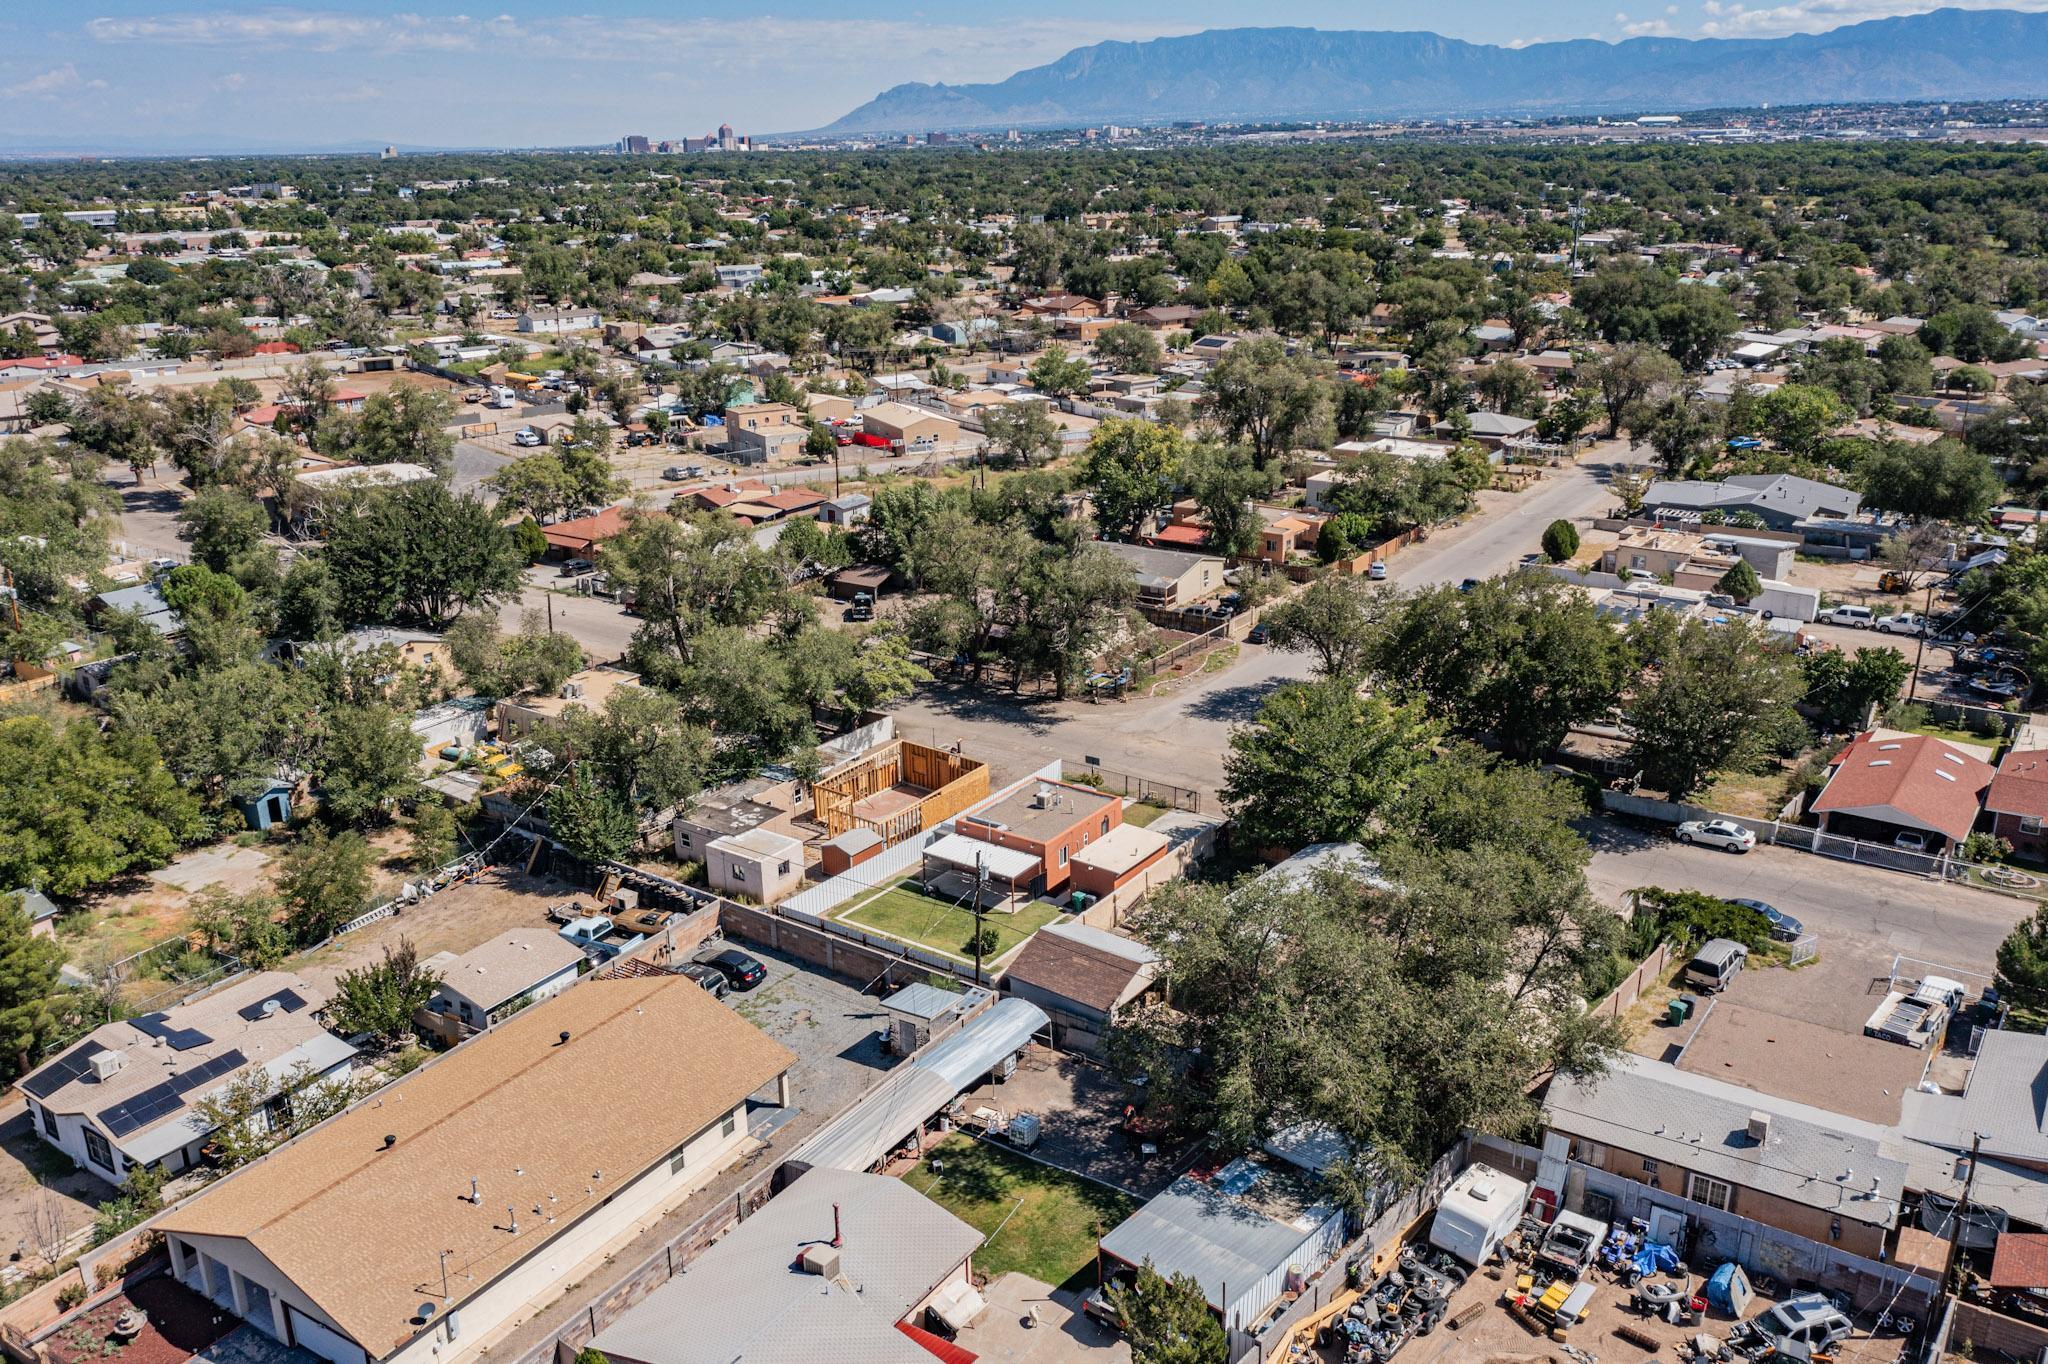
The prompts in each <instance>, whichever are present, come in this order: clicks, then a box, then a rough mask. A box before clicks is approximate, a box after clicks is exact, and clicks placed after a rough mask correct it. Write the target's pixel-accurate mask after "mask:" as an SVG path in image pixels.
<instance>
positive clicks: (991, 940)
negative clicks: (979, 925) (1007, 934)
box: [962, 928, 1003, 957]
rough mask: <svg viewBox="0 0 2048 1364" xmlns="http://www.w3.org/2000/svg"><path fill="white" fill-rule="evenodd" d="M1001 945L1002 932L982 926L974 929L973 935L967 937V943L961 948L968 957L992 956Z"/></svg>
mask: <svg viewBox="0 0 2048 1364" xmlns="http://www.w3.org/2000/svg"><path fill="white" fill-rule="evenodd" d="M1002 945H1003V937H1002V934H1000V933H998V932H996V931H995V930H994V929H993V928H983V929H978V930H976V931H975V933H974V935H973V936H972V937H970V938H968V940H967V945H966V947H964V948H963V949H962V950H963V951H965V952H966V953H967V955H968V956H970V957H972V956H977V955H978V956H983V957H993V956H994V955H995V954H996V952H997V951H998V950H999V949H1000V948H1001V947H1002Z"/></svg>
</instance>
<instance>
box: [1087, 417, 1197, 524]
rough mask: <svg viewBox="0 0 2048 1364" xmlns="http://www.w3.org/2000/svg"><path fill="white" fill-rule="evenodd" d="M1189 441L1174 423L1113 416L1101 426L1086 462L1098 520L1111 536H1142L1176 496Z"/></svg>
mask: <svg viewBox="0 0 2048 1364" xmlns="http://www.w3.org/2000/svg"><path fill="white" fill-rule="evenodd" d="M1186 451H1187V442H1186V441H1185V440H1184V439H1183V438H1182V437H1181V435H1180V433H1179V432H1177V431H1175V430H1173V429H1172V428H1171V427H1166V426H1158V425H1155V424H1153V423H1152V422H1148V421H1141V420H1138V419H1136V418H1113V419H1111V420H1109V421H1106V422H1103V423H1102V424H1101V425H1100V426H1098V427H1096V428H1095V432H1094V434H1093V435H1091V436H1090V437H1089V438H1088V450H1087V453H1086V454H1085V455H1084V456H1083V457H1082V461H1081V481H1082V482H1083V483H1084V484H1086V485H1087V486H1088V487H1089V489H1090V490H1091V491H1092V492H1093V494H1094V499H1095V523H1096V525H1098V526H1100V527H1101V528H1102V530H1103V533H1104V534H1106V535H1122V536H1131V535H1136V534H1137V533H1138V531H1139V530H1140V528H1142V527H1143V525H1144V524H1145V520H1146V518H1147V517H1149V516H1151V515H1152V514H1153V513H1154V512H1156V511H1158V510H1159V509H1160V508H1161V507H1164V506H1166V505H1167V504H1168V503H1169V502H1171V501H1172V500H1173V490H1174V488H1175V486H1176V485H1177V483H1178V482H1179V479H1180V464H1181V459H1182V457H1183V456H1184V455H1185V453H1186Z"/></svg>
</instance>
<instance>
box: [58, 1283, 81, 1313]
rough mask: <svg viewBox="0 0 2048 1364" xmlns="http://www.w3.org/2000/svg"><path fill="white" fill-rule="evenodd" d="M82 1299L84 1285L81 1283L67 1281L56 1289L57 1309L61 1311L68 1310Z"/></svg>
mask: <svg viewBox="0 0 2048 1364" xmlns="http://www.w3.org/2000/svg"><path fill="white" fill-rule="evenodd" d="M84 1301H85V1285H84V1284H83V1283H68V1284H65V1285H64V1286H63V1287H62V1288H60V1289H58V1290H57V1309H58V1310H59V1311H61V1312H69V1311H70V1310H71V1309H72V1308H74V1307H76V1306H78V1304H80V1303H82V1302H84Z"/></svg>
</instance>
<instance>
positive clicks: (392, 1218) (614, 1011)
mask: <svg viewBox="0 0 2048 1364" xmlns="http://www.w3.org/2000/svg"><path fill="white" fill-rule="evenodd" d="M795 1059H796V1058H795V1057H794V1056H793V1055H791V1053H790V1052H789V1051H788V1050H787V1049H786V1048H784V1047H783V1046H782V1045H781V1044H780V1043H778V1042H775V1041H774V1040H772V1039H771V1038H769V1037H767V1036H766V1035H765V1034H763V1033H761V1032H760V1031H758V1030H757V1029H755V1028H754V1026H753V1025H752V1024H750V1023H748V1022H747V1021H746V1020H745V1019H743V1018H741V1017H740V1016H739V1015H738V1014H736V1013H734V1012H733V1011H732V1010H730V1009H728V1008H726V1007H725V1006H724V1005H722V1004H720V1003H718V1001H716V1000H714V999H713V998H712V997H711V996H710V995H709V994H707V993H706V992H705V991H704V990H703V989H702V988H701V987H700V986H699V985H698V984H697V983H696V982H695V981H694V980H691V979H689V978H688V977H686V976H674V975H659V976H642V977H638V978H634V979H626V980H591V981H585V982H584V983H583V984H581V985H579V986H577V987H576V988H575V989H573V990H569V991H567V992H565V993H564V994H562V995H561V996H559V997H558V998H556V999H552V1000H549V1001H548V1002H547V1003H546V1004H543V1005H541V1006H539V1007H536V1008H532V1009H528V1010H526V1011H525V1012H523V1013H521V1014H519V1015H518V1016H516V1017H514V1018H512V1019H510V1020H509V1021H507V1022H505V1023H503V1024H500V1025H499V1026H498V1027H496V1028H493V1029H492V1030H491V1031H489V1032H487V1033H485V1034H484V1035H483V1036H481V1037H479V1038H477V1039H475V1040H474V1041H472V1042H468V1043H465V1044H464V1045H462V1046H460V1047H457V1048H456V1049H455V1050H453V1051H451V1052H447V1053H445V1054H443V1055H441V1056H439V1057H436V1058H435V1059H433V1060H431V1061H429V1062H428V1063H427V1064H426V1065H424V1066H421V1067H420V1068H419V1069H418V1070H415V1071H413V1072H412V1073H411V1074H409V1075H407V1076H405V1077H404V1078H403V1079H400V1080H398V1081H396V1082H394V1083H393V1084H391V1085H389V1086H387V1087H385V1088H384V1089H382V1090H380V1091H378V1093H377V1095H376V1096H375V1097H374V1098H372V1099H369V1100H367V1101H365V1102H363V1103H361V1104H358V1105H357V1106H356V1107H354V1108H352V1109H350V1110H349V1111H348V1112H346V1113H344V1114H342V1115H340V1116H339V1117H336V1118H334V1119H332V1120H330V1121H328V1122H326V1123H324V1124H322V1125H321V1126H319V1127H317V1128H315V1129H313V1130H312V1131H311V1132H308V1133H307V1134H306V1135H304V1136H302V1137H300V1138H298V1139H297V1140H296V1141H293V1142H291V1143H289V1144H287V1145H285V1146H283V1147H280V1148H279V1149H278V1150H276V1151H274V1152H272V1153H271V1154H270V1155H268V1156H266V1157H265V1158H263V1159H262V1160H259V1161H256V1162H255V1163H254V1164H251V1165H249V1166H246V1167H244V1168H243V1169H241V1170H238V1171H236V1172H234V1173H233V1174H231V1175H229V1176H227V1177H226V1178H224V1179H222V1180H221V1181H219V1182H218V1183H216V1184H215V1185H213V1186H212V1187H211V1188H209V1189H207V1190H206V1191H205V1192H204V1193H201V1194H200V1195H198V1196H197V1197H195V1198H193V1199H192V1200H191V1201H189V1202H187V1203H185V1204H183V1205H182V1206H180V1207H177V1208H175V1209H173V1210H172V1211H170V1212H168V1213H166V1214H164V1215H163V1216H162V1217H161V1218H159V1219H158V1221H157V1223H156V1224H155V1226H156V1229H157V1230H158V1231H159V1232H161V1233H162V1234H163V1236H164V1239H165V1244H166V1247H167V1249H168V1251H169V1255H170V1264H171V1272H172V1274H174V1275H175V1276H176V1277H177V1278H178V1279H179V1280H180V1281H181V1282H183V1283H184V1284H185V1285H186V1286H187V1287H190V1288H192V1289H193V1290H195V1291H197V1292H199V1293H201V1294H203V1295H205V1296H206V1297H209V1298H211V1299H213V1300H214V1301H215V1302H216V1303H218V1304H219V1305H220V1306H221V1307H222V1308H224V1309H225V1310H227V1311H230V1312H232V1313H234V1314H235V1315H236V1316H238V1317H241V1318H242V1319H243V1320H245V1321H247V1322H248V1323H249V1324H250V1325H252V1326H255V1327H256V1328H257V1329H258V1330H260V1331H262V1332H263V1333H265V1334H267V1335H270V1336H272V1337H274V1338H275V1339H277V1340H279V1341H280V1342H283V1343H285V1344H287V1345H295V1346H298V1347H300V1348H302V1349H305V1350H308V1351H310V1352H311V1353H313V1354H315V1355H318V1356H320V1357H321V1358H323V1359H327V1360H330V1361H334V1364H371V1361H394V1360H404V1361H406V1364H429V1361H433V1364H453V1362H454V1361H455V1360H457V1359H459V1358H461V1357H462V1356H463V1355H464V1354H465V1353H468V1352H472V1351H475V1350H476V1349H477V1348H478V1347H479V1346H481V1345H484V1344H487V1343H488V1342H489V1341H490V1339H491V1337H492V1336H493V1334H494V1333H495V1332H496V1331H497V1330H498V1328H500V1327H502V1326H504V1325H505V1324H507V1323H508V1322H510V1321H512V1320H513V1319H514V1318H515V1317H517V1316H519V1315H520V1314H522V1313H530V1312H533V1311H536V1310H538V1309H539V1308H540V1307H542V1306H544V1305H546V1304H547V1303H548V1302H550V1301H552V1300H553V1299H554V1298H555V1297H556V1295H557V1294H559V1293H560V1292H561V1291H562V1290H563V1289H564V1288H565V1287H566V1286H567V1285H568V1284H569V1283H570V1282H572V1281H573V1276H574V1275H575V1274H576V1273H577V1272H578V1269H579V1266H581V1265H582V1264H583V1263H584V1262H585V1261H587V1260H589V1259H591V1258H592V1257H593V1256H597V1255H601V1254H604V1253H606V1252H607V1251H608V1250H609V1249H610V1248H612V1247H613V1246H615V1245H616V1244H618V1243H620V1242H621V1241H622V1240H623V1239H624V1238H626V1237H628V1236H630V1235H631V1234H632V1233H633V1231H634V1228H635V1227H636V1226H637V1225H639V1224H641V1223H643V1222H645V1221H648V1220H651V1219H653V1218H655V1217H658V1216H660V1215H661V1214H663V1213H665V1212H667V1211H668V1210H670V1209H672V1208H674V1207H676V1206H677V1205H679V1204H681V1203H682V1202H683V1200H684V1199H686V1198H688V1197H689V1196H690V1195H691V1194H693V1193H695V1192H696V1191H698V1190H699V1189H701V1188H703V1187H704V1186H705V1185H706V1184H707V1183H709V1182H710V1181H711V1180H712V1179H713V1178H714V1177H715V1176H716V1175H718V1174H719V1173H720V1172H721V1171H723V1170H725V1169H726V1168H728V1167H729V1166H730V1165H731V1164H732V1163H733V1161H734V1160H736V1159H738V1158H739V1157H740V1156H741V1155H742V1154H743V1153H744V1152H745V1151H746V1150H747V1149H748V1148H749V1146H750V1145H751V1144H752V1142H753V1138H752V1137H751V1135H750V1132H749V1121H750V1109H751V1108H752V1104H750V1099H751V1097H752V1096H754V1095H756V1094H763V1095H768V1096H772V1099H771V1100H770V1101H771V1102H773V1103H775V1104H779V1105H785V1106H786V1105H787V1104H788V1102H789V1092H788V1085H787V1076H788V1072H789V1068H790V1066H791V1065H792V1064H793V1063H794V1062H795Z"/></svg>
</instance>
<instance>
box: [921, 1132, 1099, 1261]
mask: <svg viewBox="0 0 2048 1364" xmlns="http://www.w3.org/2000/svg"><path fill="white" fill-rule="evenodd" d="M934 1165H937V1166H939V1167H941V1168H940V1170H939V1173H937V1174H936V1175H935V1174H933V1173H932V1167H933V1166H934ZM904 1182H905V1183H906V1184H908V1185H910V1187H912V1188H913V1189H916V1190H917V1191H918V1192H919V1193H921V1194H923V1195H924V1196H925V1197H927V1198H929V1199H931V1200H932V1201H933V1202H934V1203H937V1204H938V1205H939V1206H940V1207H942V1208H944V1209H945V1210H946V1211H948V1212H950V1213H952V1214H953V1215H954V1216H955V1217H957V1218H959V1219H960V1220H961V1221H963V1222H966V1223H968V1224H969V1225H971V1226H973V1227H974V1228H975V1229H976V1230H978V1231H980V1232H981V1233H982V1234H983V1235H985V1236H988V1237H989V1238H990V1239H989V1240H987V1241H985V1242H983V1243H982V1247H981V1249H980V1250H977V1251H975V1252H974V1267H975V1268H976V1269H979V1270H981V1271H982V1272H983V1273H985V1274H987V1275H988V1276H989V1277H990V1278H994V1277H995V1276H996V1275H998V1274H1007V1273H1009V1272H1010V1271H1011V1270H1013V1269H1015V1270H1021V1271H1022V1272H1024V1273H1026V1274H1029V1275H1030V1276H1031V1277H1032V1278H1034V1279H1039V1280H1041V1281H1043V1282H1045V1283H1049V1284H1052V1285H1053V1286H1054V1287H1060V1286H1065V1287H1067V1288H1069V1289H1073V1290H1076V1291H1085V1290H1086V1289H1087V1288H1089V1287H1091V1286H1092V1285H1093V1284H1094V1282H1095V1242H1096V1241H1097V1239H1098V1238H1099V1237H1100V1236H1101V1235H1102V1234H1103V1233H1105V1232H1107V1231H1108V1230H1109V1229H1110V1228H1111V1227H1114V1226H1115V1225H1117V1223H1119V1222H1121V1221H1123V1220H1124V1219H1125V1218H1126V1217H1129V1216H1130V1215H1131V1213H1132V1212H1133V1211H1134V1210H1135V1209H1136V1207H1137V1204H1136V1203H1135V1202H1133V1201H1132V1200H1131V1199H1129V1198H1126V1197H1124V1196H1123V1195H1122V1194H1120V1193H1117V1192H1116V1191H1115V1190H1113V1189H1106V1188H1104V1187H1102V1186H1101V1185H1100V1184H1093V1183H1090V1182H1089V1181H1087V1180H1085V1179H1081V1178H1079V1177H1078V1176H1075V1175H1070V1174H1064V1173H1062V1172H1061V1171H1058V1170H1054V1169H1051V1168H1049V1167H1048V1166H1044V1165H1040V1164H1039V1163H1038V1162H1036V1161H1033V1160H1027V1159H1025V1158H1024V1157H1023V1156H1019V1155H1013V1154H1011V1153H1010V1152H1008V1151H1005V1150H1002V1149H1001V1148H1000V1147H997V1146H993V1145H990V1144H989V1143H987V1142H982V1141H977V1140H975V1139H974V1138H973V1137H969V1136H964V1135H961V1134H959V1133H955V1134H954V1135H953V1136H950V1137H948V1138H946V1139H945V1140H944V1141H943V1142H941V1143H939V1145H938V1146H936V1147H934V1148H932V1151H931V1154H930V1155H929V1156H927V1157H926V1159H925V1161H924V1163H923V1164H921V1165H919V1166H918V1167H917V1168H916V1169H914V1170H912V1171H910V1173H908V1174H907V1175H905V1176H904ZM1005 1218H1008V1219H1009V1220H1008V1221H1005V1220H1004V1219H1005ZM998 1227H1001V1228H1002V1230H1000V1231H998V1230H997V1228H998Z"/></svg>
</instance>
